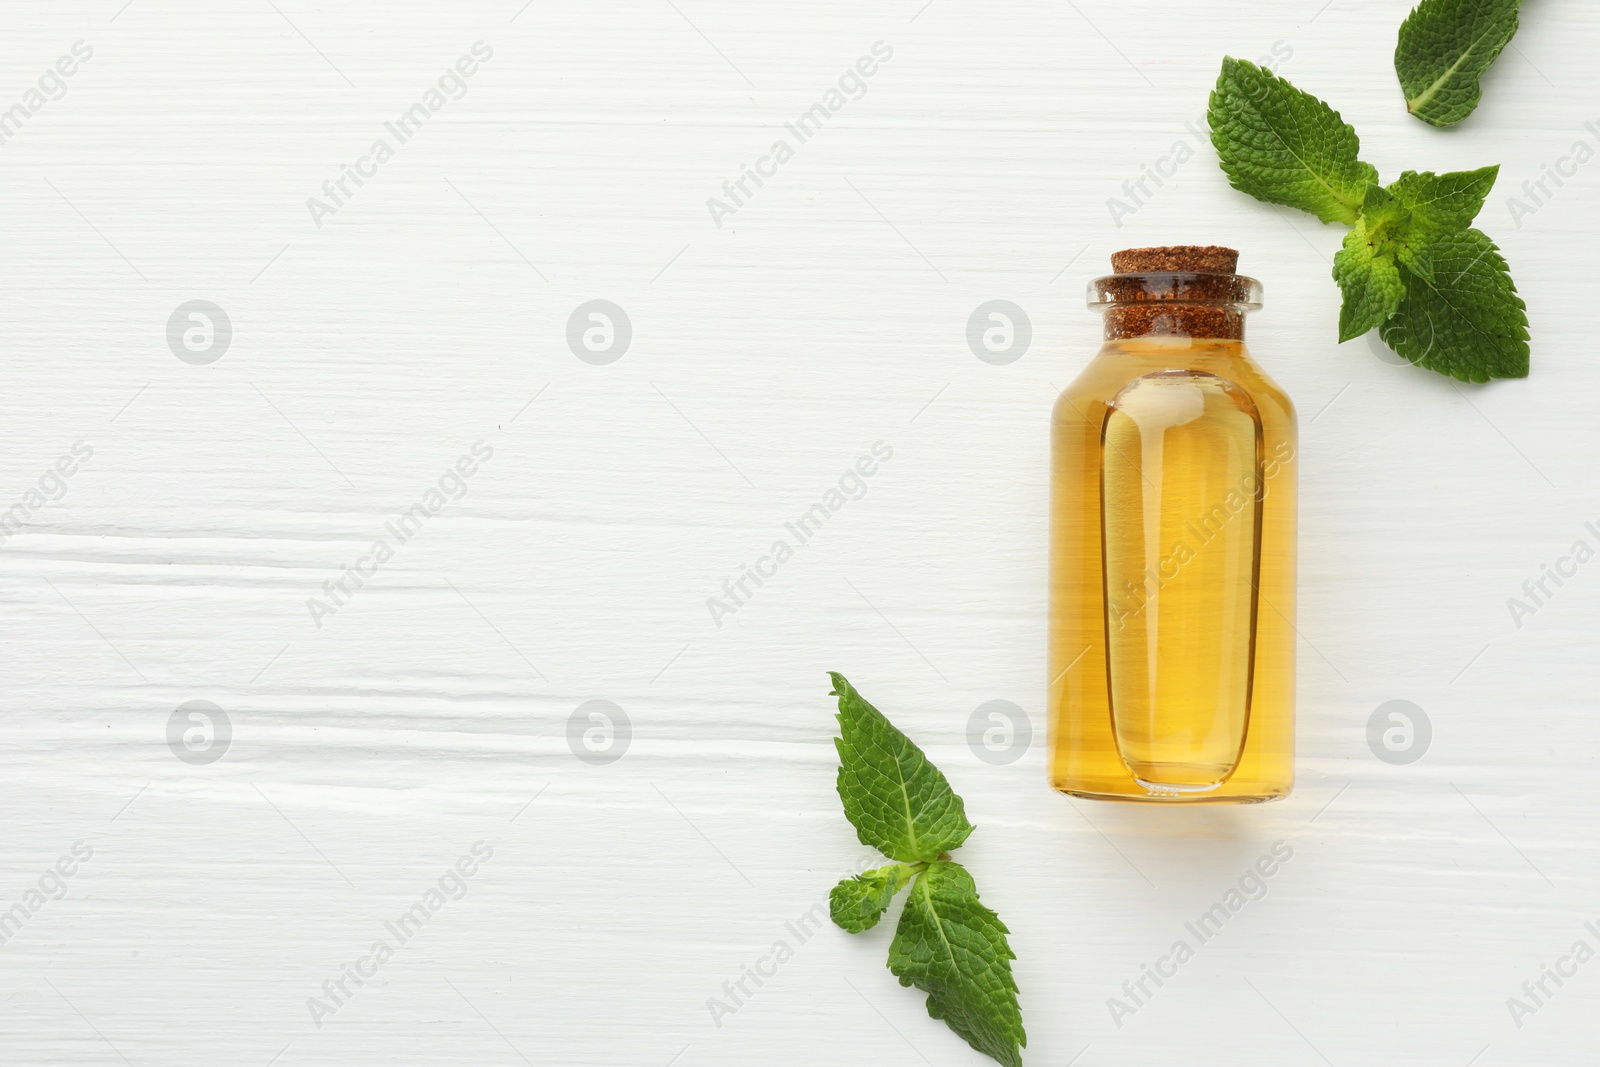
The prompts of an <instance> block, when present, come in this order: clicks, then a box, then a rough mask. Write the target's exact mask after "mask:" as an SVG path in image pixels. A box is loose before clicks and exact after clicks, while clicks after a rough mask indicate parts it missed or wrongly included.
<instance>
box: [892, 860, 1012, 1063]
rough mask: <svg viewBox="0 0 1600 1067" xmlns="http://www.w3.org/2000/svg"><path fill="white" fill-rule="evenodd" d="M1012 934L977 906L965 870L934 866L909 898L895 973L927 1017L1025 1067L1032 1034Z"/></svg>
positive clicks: (895, 949)
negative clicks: (918, 997) (923, 998)
mask: <svg viewBox="0 0 1600 1067" xmlns="http://www.w3.org/2000/svg"><path fill="white" fill-rule="evenodd" d="M1007 933H1009V931H1008V930H1007V929H1006V926H1005V924H1004V923H1002V922H1001V921H1000V917H999V916H998V915H996V914H995V913H994V912H992V911H990V910H989V909H988V908H986V907H984V905H983V903H982V902H981V901H979V900H978V890H977V887H976V886H974V885H973V882H972V876H971V875H970V874H968V873H967V871H966V868H964V867H962V866H961V864H959V863H956V862H955V861H953V860H941V861H939V862H936V863H931V864H929V865H928V869H927V870H925V871H923V872H922V874H920V875H918V876H917V880H916V882H915V883H913V884H912V886H911V892H910V894H909V895H908V896H907V897H906V906H905V909H904V910H903V911H902V912H901V913H900V925H899V927H898V928H897V929H896V930H895V932H894V941H893V942H892V943H891V944H890V945H889V970H890V971H892V972H893V973H894V975H895V977H897V978H899V979H900V984H901V985H906V986H910V985H914V986H916V987H917V988H918V989H920V990H922V991H923V992H925V993H927V994H928V1014H929V1015H931V1016H932V1017H933V1018H935V1019H943V1020H944V1021H945V1024H946V1025H947V1026H949V1027H950V1029H952V1030H954V1031H955V1032H956V1033H958V1034H960V1035H961V1036H962V1037H964V1038H966V1041H967V1044H969V1045H971V1046H972V1047H973V1048H975V1049H977V1050H978V1051H979V1052H981V1053H983V1054H984V1055H986V1056H989V1057H991V1058H992V1059H994V1060H996V1061H997V1062H999V1063H1003V1064H1006V1065H1007V1067H1022V1053H1021V1051H1020V1049H1021V1048H1024V1047H1026V1046H1027V1044H1028V1035H1027V1033H1026V1032H1025V1031H1024V1030H1023V1029H1022V1009H1021V1007H1020V1006H1019V1005H1018V1004H1017V983H1016V980H1015V979H1014V978H1012V976H1011V961H1012V960H1014V959H1016V954H1015V953H1013V952H1012V951H1011V946H1010V945H1009V944H1008V943H1007V942H1006V934H1007Z"/></svg>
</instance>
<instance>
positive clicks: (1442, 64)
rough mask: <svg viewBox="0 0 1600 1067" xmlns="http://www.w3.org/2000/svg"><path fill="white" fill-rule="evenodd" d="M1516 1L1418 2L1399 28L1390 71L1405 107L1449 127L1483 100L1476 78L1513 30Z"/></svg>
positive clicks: (1434, 123)
mask: <svg viewBox="0 0 1600 1067" xmlns="http://www.w3.org/2000/svg"><path fill="white" fill-rule="evenodd" d="M1521 7H1522V0H1422V3H1420V4H1418V5H1417V6H1416V8H1415V9H1413V10H1412V12H1411V14H1410V15H1408V16H1406V20H1405V22H1404V23H1402V24H1401V26H1400V39H1399V42H1398V43H1397V44H1396V45H1395V50H1394V72H1395V74H1397V75H1398V76H1399V78H1400V88H1401V90H1402V91H1404V93H1405V94H1406V110H1407V111H1409V112H1411V114H1413V115H1415V116H1416V117H1417V118H1419V119H1421V120H1422V121H1423V122H1426V123H1427V124H1428V125H1430V126H1453V125H1455V124H1456V123H1458V122H1460V121H1461V120H1462V119H1464V118H1466V117H1467V116H1468V115H1470V114H1472V112H1473V110H1474V109H1475V108H1477V106H1478V101H1479V100H1481V99H1483V86H1482V85H1481V83H1480V79H1481V78H1482V77H1483V73H1484V71H1486V70H1488V69H1489V67H1490V65H1491V64H1493V63H1494V61H1495V60H1496V59H1498V58H1499V56H1500V53H1501V52H1502V51H1504V50H1505V47H1506V45H1508V44H1510V43H1511V38H1512V37H1513V36H1514V35H1515V34H1516V32H1517V13H1518V9H1519V8H1521Z"/></svg>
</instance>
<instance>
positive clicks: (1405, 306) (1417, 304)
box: [1379, 229, 1528, 382]
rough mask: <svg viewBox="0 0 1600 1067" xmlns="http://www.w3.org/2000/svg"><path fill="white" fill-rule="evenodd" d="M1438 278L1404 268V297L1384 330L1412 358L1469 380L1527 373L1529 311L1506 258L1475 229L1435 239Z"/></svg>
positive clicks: (1390, 341) (1389, 340) (1396, 347)
mask: <svg viewBox="0 0 1600 1067" xmlns="http://www.w3.org/2000/svg"><path fill="white" fill-rule="evenodd" d="M1432 260H1433V278H1432V280H1429V279H1426V278H1423V277H1421V276H1420V275H1418V274H1417V273H1415V272H1414V271H1411V270H1408V269H1405V268H1403V267H1402V269H1401V272H1400V273H1401V279H1402V281H1403V283H1404V285H1405V295H1404V296H1403V297H1402V298H1401V300H1400V307H1399V309H1398V310H1397V311H1396V312H1395V314H1394V317H1393V318H1391V319H1390V320H1389V321H1388V322H1386V323H1384V324H1383V326H1381V327H1380V328H1379V336H1381V337H1382V338H1383V341H1384V343H1385V344H1387V345H1388V346H1389V347H1390V348H1392V349H1394V350H1395V351H1396V352H1398V353H1399V354H1400V355H1402V356H1404V357H1405V358H1406V359H1408V360H1410V361H1411V362H1412V363H1415V364H1417V365H1418V366H1421V367H1426V368H1428V369H1429V370H1433V371H1438V372H1439V373H1440V374H1448V375H1449V376H1450V377H1452V378H1457V379H1460V380H1461V381H1464V382H1486V381H1488V380H1489V379H1490V378H1526V377H1527V376H1528V316H1527V311H1526V308H1525V306H1524V305H1523V303H1522V298H1521V297H1519V296H1518V295H1517V287H1516V285H1515V283H1513V282H1512V280H1511V274H1510V272H1509V270H1508V268H1507V267H1506V261H1505V260H1504V259H1503V258H1502V257H1501V255H1500V250H1499V249H1498V248H1496V247H1495V243H1494V242H1493V241H1491V240H1490V239H1489V238H1488V236H1487V235H1486V234H1484V233H1483V232H1482V231H1480V230H1475V229H1468V230H1462V231H1461V232H1459V233H1453V234H1445V235H1441V236H1439V237H1436V238H1434V239H1433V241H1432Z"/></svg>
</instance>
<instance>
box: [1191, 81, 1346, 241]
mask: <svg viewBox="0 0 1600 1067" xmlns="http://www.w3.org/2000/svg"><path fill="white" fill-rule="evenodd" d="M1207 119H1208V121H1209V122H1210V124H1211V143H1212V145H1213V146H1214V147H1215V148H1216V150H1217V156H1218V158H1219V160H1220V162H1221V164H1222V170H1223V172H1224V173H1225V174H1227V175H1228V181H1229V183H1230V184H1232V186H1233V187H1234V188H1235V189H1238V190H1239V191H1240V192H1243V193H1249V194H1250V195H1251V196H1253V197H1255V198H1256V199H1257V200H1265V201H1267V202H1268V203H1271V204H1284V205H1286V206H1288V207H1293V208H1299V209H1300V210H1302V211H1309V212H1311V214H1313V215H1315V216H1317V218H1319V219H1321V220H1322V221H1323V222H1344V223H1353V222H1355V221H1356V219H1357V218H1358V217H1359V216H1360V214H1361V204H1362V200H1363V198H1364V196H1365V194H1366V187H1367V186H1368V185H1369V184H1376V183H1377V181H1378V172H1377V171H1376V170H1375V169H1373V167H1372V165H1371V164H1368V163H1363V162H1361V160H1360V159H1358V158H1357V154H1358V153H1359V152H1360V151H1361V141H1360V139H1359V138H1357V137H1356V131H1355V130H1353V129H1351V128H1350V126H1348V125H1347V124H1346V123H1345V121H1344V120H1343V119H1341V118H1340V117H1339V113H1338V112H1337V111H1335V110H1333V109H1332V108H1331V107H1329V106H1328V105H1327V104H1325V103H1323V102H1322V101H1321V100H1318V99H1317V98H1316V97H1314V96H1312V95H1311V94H1310V93H1304V92H1301V91H1300V90H1299V89H1296V88H1295V87H1294V86H1293V85H1291V84H1290V83H1289V82H1288V81H1286V80H1284V79H1282V78H1279V77H1278V76H1277V75H1275V74H1273V73H1272V72H1271V71H1268V70H1263V69H1262V68H1261V67H1258V66H1256V65H1255V64H1254V63H1250V62H1247V61H1245V60H1242V59H1234V58H1232V57H1229V58H1227V59H1224V60H1223V61H1222V73H1221V74H1219V75H1218V76H1217V87H1216V89H1215V90H1213V92H1212V93H1211V106H1210V109H1209V111H1208V112H1207Z"/></svg>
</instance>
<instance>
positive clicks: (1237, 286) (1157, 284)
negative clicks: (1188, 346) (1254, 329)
mask: <svg viewBox="0 0 1600 1067" xmlns="http://www.w3.org/2000/svg"><path fill="white" fill-rule="evenodd" d="M1238 266H1239V253H1238V251H1236V250H1235V249H1232V248H1224V247H1223V246H1221V245H1162V246H1159V247H1154V248H1127V249H1124V250H1122V251H1121V252H1113V253H1112V254H1111V269H1112V270H1114V271H1116V273H1115V274H1113V275H1111V276H1109V277H1106V278H1099V279H1096V280H1095V282H1094V283H1093V284H1091V286H1090V304H1091V305H1097V306H1100V307H1102V308H1104V310H1105V327H1106V338H1107V339H1108V340H1117V339H1119V338H1129V337H1150V336H1169V337H1195V338H1204V339H1232V340H1243V339H1244V313H1245V311H1247V310H1250V309H1252V308H1254V307H1257V306H1259V304H1260V300H1261V289H1260V285H1259V284H1258V283H1257V282H1255V281H1253V280H1252V279H1249V278H1244V277H1241V276H1240V275H1238V274H1236V273H1235V271H1236V270H1237V269H1238Z"/></svg>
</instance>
